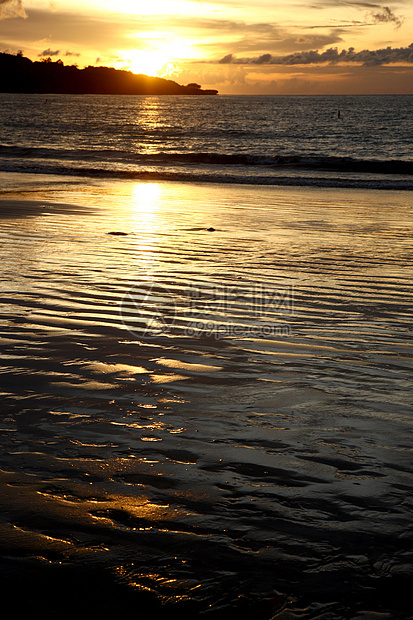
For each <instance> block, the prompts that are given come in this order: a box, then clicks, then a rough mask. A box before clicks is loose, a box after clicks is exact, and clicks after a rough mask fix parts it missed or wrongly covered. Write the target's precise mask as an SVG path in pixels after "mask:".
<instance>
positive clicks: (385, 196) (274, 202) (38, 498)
mask: <svg viewBox="0 0 413 620" xmlns="http://www.w3.org/2000/svg"><path fill="white" fill-rule="evenodd" d="M0 177H1V178H0V181H1V188H2V189H1V192H0V218H1V219H0V234H1V241H2V262H1V266H0V270H1V279H2V288H3V295H2V310H1V326H2V327H1V343H2V348H1V350H2V352H1V358H2V377H1V392H2V400H1V411H2V416H1V425H0V432H1V437H2V453H1V457H0V459H1V461H0V477H1V488H2V493H1V508H2V521H1V527H0V541H1V547H0V548H1V563H0V566H1V581H2V584H3V587H4V594H3V601H4V602H6V600H10V601H11V602H12V603H13V607H14V610H15V612H16V613H17V612H18V611H21V612H25V613H27V612H29V611H30V612H31V613H32V612H33V610H38V611H40V612H41V613H42V616H43V617H46V618H49V617H50V618H53V617H73V615H74V614H76V615H79V613H80V615H82V614H83V615H84V616H85V617H86V615H87V614H89V615H90V614H94V615H95V616H96V617H113V616H115V617H122V616H123V615H129V616H130V615H133V614H137V610H139V613H140V614H141V615H140V616H139V617H142V618H149V617H150V616H152V615H154V614H157V616H158V617H160V618H162V617H164V618H173V617H179V618H182V619H186V618H187V619H188V620H189V619H192V618H198V617H206V618H212V619H214V620H215V619H218V618H237V619H241V618H245V619H249V618H252V617H254V618H256V619H257V620H270V619H275V618H276V619H282V620H287V619H288V620H290V619H291V618H302V619H304V618H334V619H341V618H343V619H344V618H346V619H347V618H348V619H350V618H352V619H355V618H357V619H360V620H361V619H362V618H363V619H364V618H383V619H384V618H386V619H387V618H397V619H399V618H409V617H411V616H409V613H410V605H409V604H408V602H406V597H405V594H406V591H408V587H409V584H410V583H411V580H412V577H413V568H412V566H413V565H412V551H413V550H412V542H413V530H412V522H411V511H412V493H411V491H412V444H411V437H412V422H413V417H412V407H411V405H412V399H411V387H412V383H411V372H412V348H411V341H412V290H413V289H412V280H413V276H412V273H413V270H412V258H413V252H412V249H413V244H412V235H411V232H412V224H413V213H412V210H411V193H410V192H408V191H396V190H391V189H388V190H386V191H383V190H382V191H379V190H375V189H366V188H357V189H355V188H339V187H331V188H330V187H322V188H319V187H297V186H293V187H281V186H266V185H246V184H242V183H236V184H235V183H234V184H225V183H219V184H218V183H213V182H209V183H202V182H193V181H192V182H190V181H187V182H178V181H176V180H175V181H174V182H169V181H167V180H155V181H154V180H151V181H146V182H145V181H142V180H134V179H124V180H120V179H113V178H112V179H104V178H88V179H85V178H83V177H81V176H75V175H72V176H64V175H60V176H59V175H52V174H48V175H47V174H29V173H23V172H14V173H13V172H2V173H0ZM23 593H26V594H25V596H23Z"/></svg>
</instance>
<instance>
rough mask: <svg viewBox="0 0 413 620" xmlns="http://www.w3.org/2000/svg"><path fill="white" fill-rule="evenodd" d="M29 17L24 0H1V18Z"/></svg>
mask: <svg viewBox="0 0 413 620" xmlns="http://www.w3.org/2000/svg"><path fill="white" fill-rule="evenodd" d="M8 17H27V13H26V11H25V10H24V8H23V4H22V0H0V19H7V18H8Z"/></svg>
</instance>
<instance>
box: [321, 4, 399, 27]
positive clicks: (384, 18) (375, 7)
mask: <svg viewBox="0 0 413 620" xmlns="http://www.w3.org/2000/svg"><path fill="white" fill-rule="evenodd" d="M337 5H342V6H348V7H354V8H359V9H370V10H369V12H368V13H367V14H366V15H365V20H364V21H359V20H355V21H351V22H349V23H348V26H354V27H356V26H372V25H375V24H384V23H393V24H394V25H395V27H396V28H400V26H401V25H402V24H403V21H404V18H403V17H401V16H398V15H395V14H394V13H393V11H392V10H391V8H390V7H388V6H382V5H381V4H376V3H373V2H352V1H351V0H349V1H347V0H344V1H340V0H320V2H318V3H317V4H316V5H315V7H313V8H326V7H331V6H334V7H337ZM311 27H313V28H314V27H318V28H337V27H343V24H340V25H334V24H326V25H321V26H311Z"/></svg>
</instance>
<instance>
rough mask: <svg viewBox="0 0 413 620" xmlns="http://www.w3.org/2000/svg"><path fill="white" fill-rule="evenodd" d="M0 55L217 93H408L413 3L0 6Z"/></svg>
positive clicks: (299, 0) (177, 1)
mask: <svg viewBox="0 0 413 620" xmlns="http://www.w3.org/2000/svg"><path fill="white" fill-rule="evenodd" d="M0 18H1V19H0V51H4V52H9V53H15V52H17V51H18V50H22V51H23V53H24V55H25V56H28V57H29V58H31V59H32V60H39V59H40V58H42V57H47V56H50V57H51V58H52V59H53V60H57V59H59V58H60V59H61V60H63V62H64V63H65V64H77V65H78V66H79V67H80V68H82V67H84V66H86V65H101V66H111V67H116V68H118V69H121V68H122V69H123V68H125V69H130V70H132V71H134V72H135V73H146V74H148V75H158V76H160V77H167V78H170V79H173V80H175V81H177V82H179V83H181V84H187V83H188V82H198V83H200V84H201V85H202V86H203V87H204V88H217V89H218V90H219V92H220V93H221V94H344V93H413V34H412V33H413V2H412V0H398V2H390V3H388V4H385V5H383V4H376V3H374V2H368V1H366V2H362V1H360V2H358V1H354V2H353V1H348V2H347V1H340V0H293V1H292V2H291V3H286V2H279V1H278V0H254V1H252V0H207V1H205V2H201V1H195V0H148V1H143V0H116V1H114V0H53V1H49V0H0Z"/></svg>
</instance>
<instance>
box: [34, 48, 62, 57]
mask: <svg viewBox="0 0 413 620" xmlns="http://www.w3.org/2000/svg"><path fill="white" fill-rule="evenodd" d="M58 54H60V50H51V49H50V47H49V48H48V49H47V50H43V52H40V54H38V56H39V58H40V57H42V56H57V55H58Z"/></svg>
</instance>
